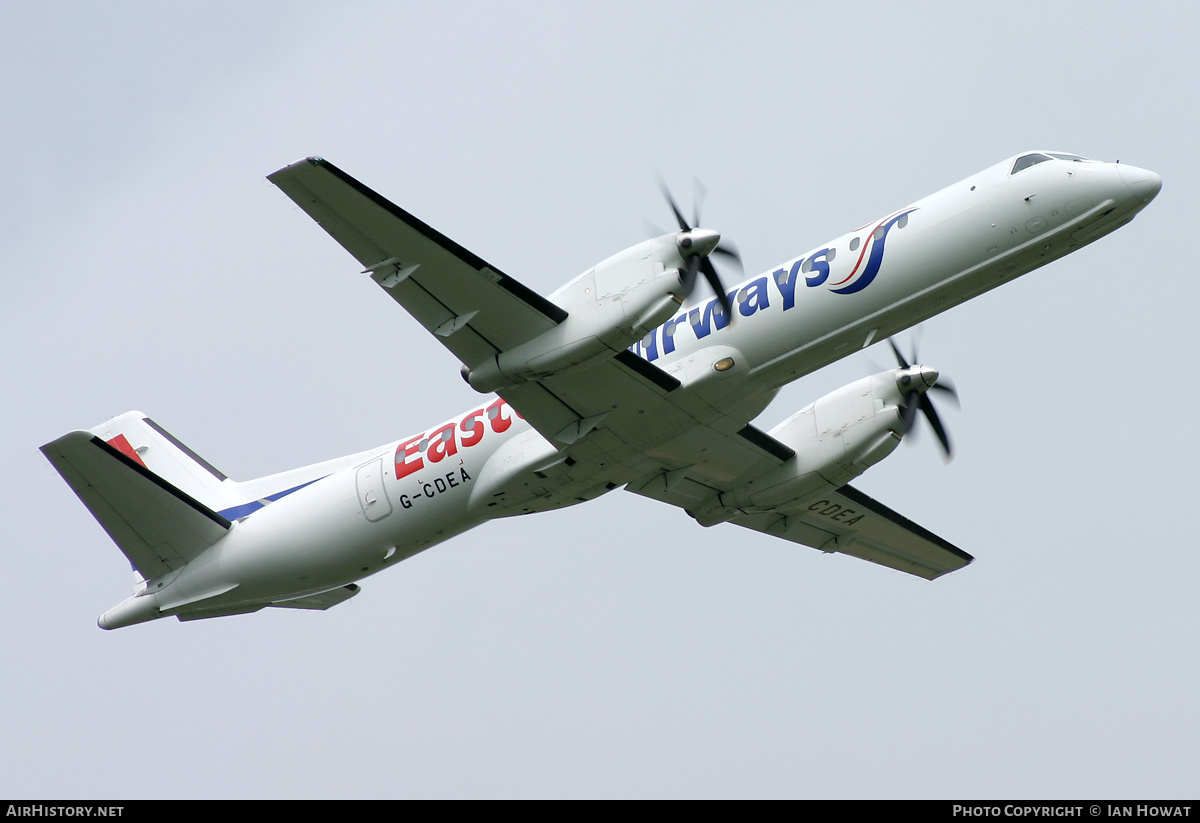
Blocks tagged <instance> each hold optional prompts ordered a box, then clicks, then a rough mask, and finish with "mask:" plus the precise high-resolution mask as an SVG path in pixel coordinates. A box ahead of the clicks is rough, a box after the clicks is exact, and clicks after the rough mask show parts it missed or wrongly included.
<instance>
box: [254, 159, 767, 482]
mask: <svg viewBox="0 0 1200 823" xmlns="http://www.w3.org/2000/svg"><path fill="white" fill-rule="evenodd" d="M268 179H269V180H270V181H271V182H272V183H274V184H275V185H277V186H279V188H280V189H282V190H283V192H284V193H285V194H287V195H288V197H290V198H291V199H292V200H294V201H295V202H296V203H297V204H298V205H299V206H300V208H302V209H303V210H304V211H305V212H307V213H308V214H309V215H310V216H311V217H312V218H313V219H315V220H316V221H317V222H318V223H319V224H320V225H321V227H322V228H324V229H325V230H326V231H327V232H328V233H329V234H330V235H331V236H332V237H333V238H334V239H335V240H337V242H338V243H340V244H341V245H342V246H343V247H344V248H345V249H346V250H347V251H349V252H350V253H351V254H352V255H353V256H354V257H355V258H356V259H357V260H358V261H359V262H360V263H362V264H363V266H364V267H365V268H366V270H367V271H368V272H370V274H371V277H372V278H373V279H374V280H375V281H376V282H377V283H379V285H380V286H381V287H382V288H383V289H384V290H385V291H386V292H387V293H388V295H389V296H391V297H392V299H394V300H395V301H396V302H397V303H399V304H400V305H401V306H403V307H404V309H405V310H406V311H408V312H409V314H411V315H412V316H413V317H414V318H416V320H417V321H418V322H419V323H420V324H421V325H422V326H424V327H425V328H426V329H427V330H428V331H430V332H431V333H433V334H434V336H435V338H436V339H437V340H438V341H439V342H440V343H441V344H442V345H444V346H445V347H446V348H447V349H449V350H450V351H451V352H452V353H453V354H454V355H455V356H456V357H458V359H459V360H460V361H461V362H462V363H463V364H464V365H465V366H468V367H470V366H474V365H476V364H478V363H480V362H483V361H484V360H486V359H488V358H494V357H496V355H497V354H499V353H501V352H504V351H507V350H510V349H513V348H516V347H517V346H519V345H521V344H522V343H525V342H527V341H529V340H532V339H533V338H535V337H537V336H538V335H539V334H542V333H543V332H545V331H546V330H548V329H550V328H552V327H553V325H554V324H557V323H561V322H562V321H563V320H565V319H566V317H567V314H566V312H565V311H564V310H563V309H562V308H561V307H559V306H557V305H555V304H554V303H552V302H551V301H549V300H547V299H545V298H543V297H541V296H539V295H538V294H537V293H535V292H533V291H532V290H530V289H528V288H527V287H525V286H523V285H521V284H520V283H518V282H517V281H516V280H514V279H513V278H511V277H509V276H508V275H505V274H503V273H502V272H500V271H499V270H498V269H496V268H495V267H494V266H491V265H490V264H488V263H487V262H485V261H484V260H482V259H480V258H479V257H477V256H476V255H474V254H472V253H471V252H469V251H467V250H466V249H464V248H463V247H462V246H460V245H458V244H457V243H455V242H454V241H453V240H451V239H449V238H448V237H446V236H445V235H443V234H441V233H440V232H438V231H436V230H435V229H433V228H431V227H430V226H428V225H426V224H425V223H423V222H421V221H420V220H418V219H417V218H416V217H414V216H412V215H411V214H409V213H408V212H406V211H404V210H403V209H401V208H400V207H399V206H396V205H395V204H393V203H391V202H390V201H388V200H387V199H386V198H384V197H382V196H381V195H379V194H378V193H376V192H374V191H372V190H371V189H370V188H368V187H367V186H365V185H363V184H362V183H360V182H359V181H357V180H355V179H354V178H353V177H351V176H350V175H348V174H346V173H345V172H343V171H342V170H341V169H339V168H337V167H336V166H334V165H333V164H332V163H329V162H328V161H326V160H323V159H321V158H315V157H314V158H309V159H307V160H302V161H300V162H298V163H293V164H292V165H290V166H288V167H286V168H283V169H280V170H279V171H277V172H275V173H274V174H271V175H269V177H268ZM679 388H680V382H679V380H677V379H676V378H675V377H673V376H671V375H669V374H667V373H666V372H664V371H663V370H662V369H659V368H658V367H657V366H654V365H653V364H651V363H649V362H647V361H645V360H643V359H641V358H640V357H637V356H636V355H634V354H633V353H632V352H629V351H624V352H621V353H619V354H616V355H614V356H613V357H610V358H606V359H604V360H602V361H600V362H598V363H595V364H594V365H591V366H588V367H581V368H576V369H569V370H566V371H564V372H561V373H559V374H555V375H552V376H550V377H547V378H544V379H542V380H538V381H529V382H525V383H521V384H519V385H517V386H514V387H511V388H507V389H504V390H502V392H501V394H502V396H503V397H504V399H505V400H506V401H508V402H509V403H510V404H511V405H512V406H513V408H515V409H516V410H517V411H518V412H519V413H520V414H521V415H522V416H523V417H524V418H525V419H526V420H527V421H529V423H530V425H532V426H533V427H534V428H535V429H537V431H538V432H539V433H540V434H542V435H543V436H544V437H545V438H546V439H547V440H549V441H550V442H551V443H553V444H554V445H555V447H556V448H557V449H559V450H560V451H561V452H564V455H563V460H562V461H561V464H560V465H558V466H557V467H556V468H555V469H554V471H555V472H556V473H557V476H556V477H555V480H556V483H555V485H556V486H558V487H559V488H562V489H566V491H564V492H563V493H564V494H568V495H574V496H575V497H577V498H580V499H585V498H586V497H588V496H595V494H598V493H601V492H602V491H605V490H607V489H608V488H613V487H614V486H619V485H623V484H625V483H627V482H629V481H631V480H635V479H637V478H639V477H643V476H645V475H647V474H650V473H653V472H658V471H663V470H675V469H678V468H681V467H683V466H692V465H695V464H697V463H703V464H705V465H706V466H707V469H706V470H707V471H709V472H710V473H711V472H715V474H716V475H717V476H720V477H733V476H737V475H739V474H741V473H742V471H744V469H745V468H746V466H747V465H756V464H758V463H759V462H762V461H765V464H766V465H770V466H776V465H779V463H780V462H781V461H780V458H779V456H778V455H777V454H772V453H771V450H770V449H769V448H768V449H764V448H763V443H764V441H763V440H762V437H765V435H761V432H757V430H756V429H754V428H753V427H751V426H747V425H746V421H745V420H741V421H739V420H735V419H730V418H729V417H727V416H725V415H724V414H723V413H722V412H720V411H718V410H717V409H714V408H713V407H712V406H711V405H710V404H708V403H706V402H705V401H703V400H702V399H700V398H698V397H696V396H695V395H694V394H691V393H687V392H679V391H677V390H678V389H679ZM681 433H682V434H686V435H687V437H686V439H684V438H681V437H680V435H681ZM755 433H757V434H759V435H761V436H760V437H757V438H756V437H755ZM768 439H769V438H768ZM708 443H711V444H712V445H713V446H714V452H713V454H714V456H713V458H712V459H711V460H710V459H709V458H707V457H704V456H703V449H704V446H705V444H708Z"/></svg>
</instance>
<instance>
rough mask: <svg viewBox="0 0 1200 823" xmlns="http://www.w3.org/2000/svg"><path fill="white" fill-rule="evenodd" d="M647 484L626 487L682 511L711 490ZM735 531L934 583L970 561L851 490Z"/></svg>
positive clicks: (741, 519)
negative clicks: (934, 580) (786, 542)
mask: <svg viewBox="0 0 1200 823" xmlns="http://www.w3.org/2000/svg"><path fill="white" fill-rule="evenodd" d="M654 480H655V479H651V480H650V481H648V482H644V483H642V484H639V485H637V486H636V487H635V486H634V485H631V486H630V487H629V489H630V491H634V492H636V493H638V494H641V495H643V496H645V497H651V498H654V499H655V500H661V501H663V502H665V503H671V504H672V505H675V506H679V507H680V508H683V509H685V510H687V509H688V508H689V507H690V506H696V505H698V504H699V503H700V502H702V501H703V500H705V499H708V498H710V497H711V496H712V495H713V494H714V492H715V491H717V490H714V489H713V488H710V487H708V486H704V485H701V484H700V483H697V482H695V481H692V480H689V479H683V480H681V481H677V482H676V483H674V484H673V487H669V486H668V485H667V484H666V483H662V482H654ZM729 522H730V523H733V524H734V525H736V526H741V527H742V528H745V529H752V530H753V531H756V532H762V533H763V534H768V535H771V536H772V537H780V538H782V539H784V540H787V541H789V542H792V543H798V544H800V545H802V546H809V547H811V548H814V549H819V550H821V551H823V552H829V553H834V552H837V553H839V554H847V555H850V556H851V557H857V558H860V559H862V560H868V561H870V562H872V563H877V564H879V565H881V566H887V567H888V568H892V569H896V570H898V571H902V572H906V573H908V574H912V575H916V576H917V577H923V578H925V579H926V580H933V579H935V578H937V577H941V576H942V575H943V574H949V573H950V572H952V571H957V570H958V569H961V568H963V567H964V566H966V565H967V564H968V563H970V562H971V561H972V560H974V558H973V557H971V555H969V554H967V553H966V552H964V551H963V550H962V549H960V548H958V547H957V546H955V545H953V544H951V543H949V542H948V541H946V540H943V539H942V538H940V537H938V536H937V535H936V534H934V533H933V532H931V531H929V530H928V529H925V528H923V527H921V526H919V525H917V524H916V523H914V522H912V521H911V520H909V519H908V518H907V517H904V516H903V515H901V514H899V513H897V512H895V511H893V510H892V509H889V508H888V507H887V506H885V505H883V504H882V503H880V502H878V501H877V500H874V499H872V498H870V497H868V496H867V495H865V494H863V493H862V492H860V491H859V490H858V489H856V488H854V487H853V486H842V487H841V488H840V489H835V490H831V491H829V492H826V493H824V494H820V495H817V496H816V497H815V498H813V499H811V500H807V501H805V502H804V503H801V504H800V505H798V506H787V507H780V508H779V509H778V510H776V511H770V512H758V513H752V514H740V515H736V516H734V517H733V518H731V519H730V520H729Z"/></svg>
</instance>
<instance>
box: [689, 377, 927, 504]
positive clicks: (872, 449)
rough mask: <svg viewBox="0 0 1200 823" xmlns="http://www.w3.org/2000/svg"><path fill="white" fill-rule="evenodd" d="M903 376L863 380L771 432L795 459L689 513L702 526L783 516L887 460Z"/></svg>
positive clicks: (898, 424)
mask: <svg viewBox="0 0 1200 823" xmlns="http://www.w3.org/2000/svg"><path fill="white" fill-rule="evenodd" d="M903 372H904V370H892V371H886V372H881V373H879V374H874V375H871V376H870V377H864V378H863V379H862V380H856V381H855V382H853V383H851V384H849V385H847V386H843V387H842V388H840V389H838V390H837V391H834V392H831V393H829V394H827V395H825V396H824V397H822V398H821V399H820V400H818V401H816V402H815V403H813V404H811V405H809V406H807V407H805V408H803V409H801V410H800V411H799V412H797V413H796V414H794V415H792V416H791V417H789V418H788V419H787V420H785V421H784V422H783V423H781V424H779V425H778V426H776V427H775V428H774V429H772V430H771V432H770V433H771V435H772V436H773V437H775V438H776V439H777V440H779V441H780V442H782V443H784V444H786V445H787V446H789V447H791V448H792V449H793V450H794V451H795V452H796V455H795V457H793V458H792V459H791V460H789V461H788V462H787V463H785V464H784V465H782V466H780V467H779V468H777V469H775V470H773V471H771V472H768V473H767V474H764V475H762V476H761V477H757V478H755V479H753V480H751V481H750V482H749V483H747V484H746V485H744V486H743V487H742V488H740V489H737V490H735V491H732V492H726V493H725V494H722V495H719V496H718V497H716V498H715V499H714V500H713V501H712V505H710V506H709V507H707V508H706V509H704V510H701V511H697V512H693V516H695V518H696V520H698V521H699V522H700V523H701V524H702V525H705V526H711V525H713V524H715V523H721V522H724V521H725V520H728V519H729V518H730V517H733V516H734V515H736V514H739V513H743V514H744V513H749V512H762V511H773V510H787V509H789V508H793V507H794V506H797V505H799V504H801V503H803V502H805V501H806V500H809V499H811V498H813V497H814V496H816V495H818V494H822V493H824V492H826V491H828V490H829V489H832V488H837V487H839V486H844V485H845V484H846V483H849V482H850V481H851V480H853V479H854V478H856V477H858V476H859V475H860V474H862V473H863V472H865V471H866V470H867V469H868V468H870V467H871V466H873V465H875V464H876V463H878V462H879V461H880V460H882V459H883V458H885V457H887V456H888V455H889V454H891V453H892V452H893V451H894V450H895V448H896V446H898V445H900V440H901V438H902V437H903V436H904V423H903V422H902V420H901V418H900V414H899V406H900V405H902V404H903V402H904V395H903V394H901V391H900V387H899V385H898V381H899V379H900V378H901V375H902V373H903Z"/></svg>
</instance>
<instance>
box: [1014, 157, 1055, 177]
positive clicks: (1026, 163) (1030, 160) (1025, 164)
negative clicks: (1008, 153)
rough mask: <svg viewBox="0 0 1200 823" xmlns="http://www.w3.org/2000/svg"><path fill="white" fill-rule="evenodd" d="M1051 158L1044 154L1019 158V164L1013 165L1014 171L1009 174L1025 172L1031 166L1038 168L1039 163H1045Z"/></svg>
mask: <svg viewBox="0 0 1200 823" xmlns="http://www.w3.org/2000/svg"><path fill="white" fill-rule="evenodd" d="M1049 159H1050V158H1049V157H1048V156H1047V155H1044V154H1024V155H1021V156H1020V157H1018V158H1017V162H1015V163H1013V167H1012V171H1010V172H1009V174H1016V173H1017V172H1021V171H1025V169H1027V168H1029V167H1030V166H1036V165H1037V164H1038V163H1045V162H1046V161H1048V160H1049Z"/></svg>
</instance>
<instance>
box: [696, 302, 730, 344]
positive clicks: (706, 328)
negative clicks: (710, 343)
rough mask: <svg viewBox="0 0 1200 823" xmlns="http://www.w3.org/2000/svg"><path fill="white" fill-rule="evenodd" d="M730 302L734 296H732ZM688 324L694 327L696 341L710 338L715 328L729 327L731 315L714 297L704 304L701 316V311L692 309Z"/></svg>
mask: <svg viewBox="0 0 1200 823" xmlns="http://www.w3.org/2000/svg"><path fill="white" fill-rule="evenodd" d="M729 297H730V300H732V299H733V295H730V296H729ZM688 323H690V324H691V326H692V331H694V332H695V333H696V339H697V340H699V339H700V338H702V337H708V336H709V335H710V334H712V332H713V326H714V325H715V326H716V328H717V329H723V328H725V327H726V326H728V325H729V315H728V314H726V313H725V309H724V308H723V307H722V306H721V304H720V303H718V302H717V299H716V298H715V297H714V298H713V299H712V300H709V301H708V302H707V303H705V304H704V312H703V314H701V311H700V309H692V310H691V311H690V312H688Z"/></svg>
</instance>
